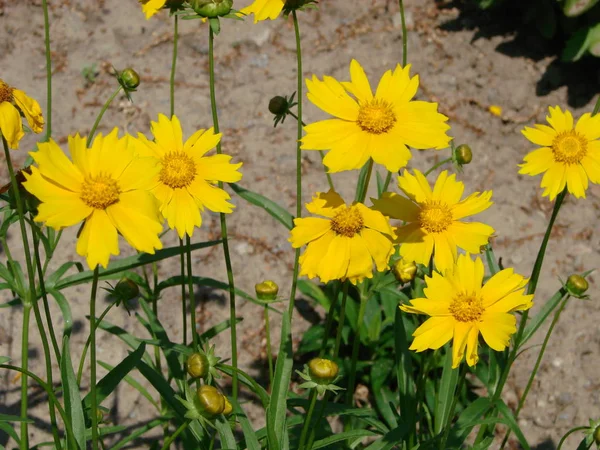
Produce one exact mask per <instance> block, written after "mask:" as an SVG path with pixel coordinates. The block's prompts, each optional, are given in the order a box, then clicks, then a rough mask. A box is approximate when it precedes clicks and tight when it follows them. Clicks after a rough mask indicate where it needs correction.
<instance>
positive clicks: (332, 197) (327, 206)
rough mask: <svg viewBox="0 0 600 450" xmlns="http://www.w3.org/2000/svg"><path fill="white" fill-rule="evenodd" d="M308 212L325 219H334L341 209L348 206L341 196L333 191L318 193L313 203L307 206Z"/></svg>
mask: <svg viewBox="0 0 600 450" xmlns="http://www.w3.org/2000/svg"><path fill="white" fill-rule="evenodd" d="M305 206H306V209H307V211H309V212H310V213H312V214H316V215H319V216H323V217H329V218H330V219H331V218H333V217H334V216H335V215H336V214H337V213H338V211H339V208H341V207H345V206H346V204H345V203H344V200H343V199H342V197H340V194H338V193H337V192H335V191H333V190H331V189H330V190H329V191H327V192H317V193H316V194H315V195H314V197H313V198H312V201H311V202H310V203H307V204H306V205H305Z"/></svg>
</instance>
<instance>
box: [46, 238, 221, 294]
mask: <svg viewBox="0 0 600 450" xmlns="http://www.w3.org/2000/svg"><path fill="white" fill-rule="evenodd" d="M221 242H222V241H209V242H198V243H196V244H192V245H191V249H192V251H193V250H199V249H201V248H207V247H213V246H215V245H219V244H221ZM181 251H182V250H181V248H180V247H179V246H176V247H169V248H163V249H162V250H158V251H157V252H156V253H154V254H153V255H150V254H149V253H140V254H137V255H132V256H128V257H127V258H123V259H119V260H115V261H113V262H111V263H110V264H109V265H108V267H107V268H106V269H102V268H100V271H99V274H100V277H99V279H100V280H113V279H116V278H120V277H121V273H122V272H123V271H125V270H130V269H133V268H135V267H140V266H143V265H145V264H151V263H153V262H157V261H162V260H163V259H168V258H172V257H174V256H179V255H180V254H181ZM93 276H94V272H93V271H92V270H86V271H85V272H81V273H78V274H75V275H71V276H69V277H66V278H63V279H61V280H60V281H58V282H57V283H56V286H55V289H57V290H61V289H64V288H66V287H69V286H75V285H78V284H84V283H88V282H90V281H91V280H92V278H93Z"/></svg>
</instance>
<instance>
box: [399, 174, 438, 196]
mask: <svg viewBox="0 0 600 450" xmlns="http://www.w3.org/2000/svg"><path fill="white" fill-rule="evenodd" d="M414 172H415V174H414V175H411V174H410V173H409V172H408V170H405V171H404V173H403V174H402V175H401V176H399V177H398V186H399V187H400V189H402V191H404V193H405V194H406V195H407V196H408V197H409V198H410V199H412V200H414V201H415V202H417V203H425V202H426V201H427V200H431V199H432V195H433V192H432V191H431V186H429V183H428V182H427V178H425V176H424V175H423V174H422V173H421V172H419V171H418V170H416V169H415V170H414Z"/></svg>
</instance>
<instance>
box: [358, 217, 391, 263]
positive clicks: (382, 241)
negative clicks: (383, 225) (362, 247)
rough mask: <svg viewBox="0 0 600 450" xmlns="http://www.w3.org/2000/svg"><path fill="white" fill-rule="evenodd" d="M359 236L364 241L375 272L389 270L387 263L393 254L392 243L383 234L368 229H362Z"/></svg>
mask: <svg viewBox="0 0 600 450" xmlns="http://www.w3.org/2000/svg"><path fill="white" fill-rule="evenodd" d="M360 236H361V237H362V238H363V239H364V240H365V243H366V244H367V248H368V249H369V253H370V254H371V256H372V257H373V260H374V261H375V266H376V267H377V270H378V271H379V272H383V271H384V270H386V269H387V268H389V265H388V262H389V260H390V257H391V256H392V254H393V253H394V246H393V244H392V242H391V241H390V240H389V239H388V238H386V237H385V236H384V235H383V234H381V233H379V232H377V231H375V230H371V229H369V228H363V229H362V230H361V231H360Z"/></svg>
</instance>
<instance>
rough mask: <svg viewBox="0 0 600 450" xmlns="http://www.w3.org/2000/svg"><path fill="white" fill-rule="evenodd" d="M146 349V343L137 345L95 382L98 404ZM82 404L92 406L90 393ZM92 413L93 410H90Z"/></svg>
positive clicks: (133, 365) (134, 366) (137, 361)
mask: <svg viewBox="0 0 600 450" xmlns="http://www.w3.org/2000/svg"><path fill="white" fill-rule="evenodd" d="M145 351H146V345H145V344H144V343H141V344H140V345H139V347H138V348H137V349H136V350H135V351H134V352H132V353H130V354H129V355H127V357H125V359H123V361H121V362H120V363H119V364H117V365H116V366H115V368H114V369H112V370H111V371H110V372H108V373H107V374H106V375H105V376H104V377H103V378H102V379H101V380H100V381H99V382H98V383H97V384H96V398H97V401H98V405H100V404H101V403H102V402H103V401H104V400H105V399H106V398H107V397H108V396H109V395H110V394H112V392H113V391H114V390H115V389H116V388H117V386H118V385H119V383H120V382H121V381H122V380H123V378H125V377H126V376H127V374H129V372H131V371H132V370H133V369H135V368H136V367H137V364H138V363H139V362H140V361H141V359H142V357H143V356H144V352H145ZM83 405H84V407H85V408H86V409H89V408H91V406H92V397H91V393H90V394H88V395H86V396H85V398H84V399H83ZM92 413H93V412H92Z"/></svg>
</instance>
